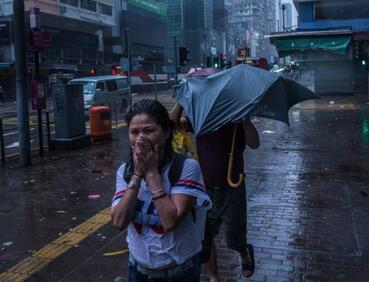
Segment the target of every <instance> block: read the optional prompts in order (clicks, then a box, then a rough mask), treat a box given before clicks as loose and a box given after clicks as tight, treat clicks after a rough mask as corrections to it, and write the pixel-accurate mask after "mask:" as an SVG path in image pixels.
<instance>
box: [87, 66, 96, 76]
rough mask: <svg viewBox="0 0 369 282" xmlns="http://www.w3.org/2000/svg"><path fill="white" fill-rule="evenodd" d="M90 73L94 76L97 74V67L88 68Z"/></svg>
mask: <svg viewBox="0 0 369 282" xmlns="http://www.w3.org/2000/svg"><path fill="white" fill-rule="evenodd" d="M88 75H90V76H94V75H96V68H95V67H91V68H90V69H89V70H88Z"/></svg>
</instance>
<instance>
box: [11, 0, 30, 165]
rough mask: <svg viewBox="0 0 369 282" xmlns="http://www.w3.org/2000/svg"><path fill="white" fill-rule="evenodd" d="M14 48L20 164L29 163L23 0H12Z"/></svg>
mask: <svg viewBox="0 0 369 282" xmlns="http://www.w3.org/2000/svg"><path fill="white" fill-rule="evenodd" d="M13 14H14V18H13V19H14V48H15V60H16V79H15V80H16V95H17V116H18V131H19V151H20V159H19V161H20V166H21V167H25V166H29V165H31V142H30V129H29V115H28V100H27V91H26V42H25V31H24V29H25V24H24V1H23V0H14V1H13Z"/></svg>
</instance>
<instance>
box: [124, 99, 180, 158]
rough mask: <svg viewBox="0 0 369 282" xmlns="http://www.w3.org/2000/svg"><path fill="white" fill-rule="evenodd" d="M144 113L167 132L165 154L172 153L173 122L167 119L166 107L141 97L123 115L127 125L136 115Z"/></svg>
mask: <svg viewBox="0 0 369 282" xmlns="http://www.w3.org/2000/svg"><path fill="white" fill-rule="evenodd" d="M141 114H146V115H148V116H150V117H151V118H152V119H153V120H154V121H155V122H156V123H157V124H159V125H160V126H161V127H162V128H163V130H164V131H167V132H168V133H169V137H168V139H167V141H166V148H165V149H166V155H170V154H171V153H172V138H173V130H174V124H173V122H172V121H171V120H170V119H169V115H168V111H167V109H166V108H165V107H164V106H163V105H162V104H161V103H160V102H158V101H156V100H149V99H143V100H141V101H139V102H137V103H135V104H134V105H133V106H132V109H131V110H130V111H129V112H128V113H127V115H126V116H125V121H126V123H127V125H128V126H129V124H130V123H131V121H132V119H133V117H134V116H136V115H141Z"/></svg>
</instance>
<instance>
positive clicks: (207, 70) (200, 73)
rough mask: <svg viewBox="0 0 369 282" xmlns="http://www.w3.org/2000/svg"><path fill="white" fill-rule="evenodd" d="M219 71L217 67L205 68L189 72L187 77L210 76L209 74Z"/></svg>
mask: <svg viewBox="0 0 369 282" xmlns="http://www.w3.org/2000/svg"><path fill="white" fill-rule="evenodd" d="M218 72H220V70H219V69H216V68H205V69H200V70H196V71H193V72H191V73H189V74H187V77H208V76H209V75H212V74H214V73H218Z"/></svg>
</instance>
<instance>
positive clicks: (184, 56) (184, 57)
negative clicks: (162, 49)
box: [179, 47, 190, 66]
mask: <svg viewBox="0 0 369 282" xmlns="http://www.w3.org/2000/svg"><path fill="white" fill-rule="evenodd" d="M189 53H190V49H189V48H187V47H179V64H180V65H181V66H185V65H187V63H188V62H189V61H190V56H189Z"/></svg>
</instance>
